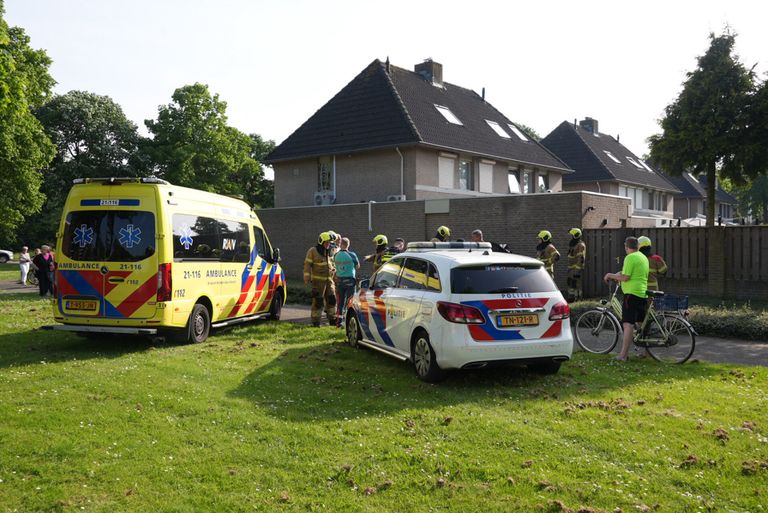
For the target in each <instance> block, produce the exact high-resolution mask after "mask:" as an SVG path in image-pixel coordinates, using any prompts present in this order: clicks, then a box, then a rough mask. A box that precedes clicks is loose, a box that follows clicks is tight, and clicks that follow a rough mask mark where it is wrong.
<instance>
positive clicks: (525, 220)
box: [259, 192, 629, 289]
mask: <svg viewBox="0 0 768 513" xmlns="http://www.w3.org/2000/svg"><path fill="white" fill-rule="evenodd" d="M426 201H430V200H426ZM432 201H434V200H432ZM439 201H443V202H446V201H447V204H448V212H447V213H430V214H426V213H425V206H434V205H435V204H434V203H430V205H426V203H425V201H403V202H386V203H373V204H370V211H371V225H372V226H371V228H370V229H369V226H368V212H369V204H368V203H356V204H347V205H332V206H323V207H295V208H273V209H264V210H260V211H259V217H260V218H261V221H262V223H264V226H265V228H266V230H267V233H268V235H269V238H270V241H271V242H272V245H273V246H275V247H279V248H280V250H281V252H282V256H283V266H284V268H285V272H286V274H287V276H288V277H289V278H290V279H301V273H302V263H303V261H304V255H305V254H306V251H307V249H308V248H309V247H310V246H312V245H313V244H315V242H316V239H317V236H318V234H319V233H320V232H323V231H326V230H334V231H336V232H339V233H341V234H343V235H344V236H347V237H349V238H350V239H351V240H352V249H353V250H354V251H356V252H357V253H358V255H361V256H362V255H365V254H369V253H371V252H372V251H373V243H372V241H371V239H373V237H374V236H375V235H377V234H380V233H382V234H384V235H386V236H387V237H389V238H390V240H394V239H395V238H396V237H402V238H404V239H405V240H406V241H417V240H429V239H431V238H432V237H433V236H434V234H435V230H436V229H437V227H438V226H440V225H446V226H449V227H450V228H451V231H452V238H453V239H454V240H455V239H458V238H463V239H465V240H469V238H470V234H471V233H472V230H474V229H476V228H479V229H481V230H483V233H484V234H485V238H486V240H493V241H497V242H506V243H508V244H510V246H511V248H512V250H513V251H514V252H516V253H519V254H522V255H529V256H535V254H536V249H535V246H536V244H537V242H538V241H537V238H536V235H537V234H538V232H539V231H540V230H545V229H546V230H549V231H551V232H552V236H553V242H554V244H555V246H556V247H557V248H558V250H559V251H560V253H561V255H562V259H561V261H560V262H559V263H558V264H557V265H556V266H555V278H556V281H557V283H558V285H559V286H560V287H561V288H563V289H564V288H565V278H566V272H567V271H566V269H567V263H566V262H567V259H566V253H567V250H568V241H569V240H570V235H569V234H568V230H570V229H571V228H573V227H574V226H577V227H584V228H597V227H598V226H599V225H600V223H601V222H602V220H603V219H607V222H608V226H611V227H618V226H620V219H621V218H622V217H621V216H626V212H627V205H628V203H629V200H628V199H626V198H619V197H615V196H607V195H601V194H593V193H588V192H567V193H566V192H563V193H549V194H530V195H515V196H497V197H490V198H466V199H464V198H461V199H456V198H453V199H450V200H439ZM588 206H593V207H595V209H594V210H591V211H589V212H587V214H586V215H585V214H584V212H585V210H586V208H587V207H588ZM362 272H363V273H364V274H370V272H371V267H370V264H363V271H362Z"/></svg>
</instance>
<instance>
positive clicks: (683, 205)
mask: <svg viewBox="0 0 768 513" xmlns="http://www.w3.org/2000/svg"><path fill="white" fill-rule="evenodd" d="M664 177H665V178H666V179H667V180H669V181H670V182H671V183H672V184H673V185H674V186H675V187H677V188H678V189H680V191H681V192H680V194H678V195H677V196H675V198H674V216H675V217H676V218H678V219H690V218H694V217H697V216H706V215H707V183H706V179H704V180H703V181H700V180H699V179H698V178H697V177H696V176H694V175H692V174H691V173H684V174H683V175H681V176H670V175H664ZM737 203H738V200H736V198H734V197H733V196H731V195H730V194H728V193H727V192H725V191H724V190H723V189H721V188H720V185H719V184H718V185H717V186H716V189H715V217H722V218H723V219H731V218H733V216H734V213H735V211H736V205H737Z"/></svg>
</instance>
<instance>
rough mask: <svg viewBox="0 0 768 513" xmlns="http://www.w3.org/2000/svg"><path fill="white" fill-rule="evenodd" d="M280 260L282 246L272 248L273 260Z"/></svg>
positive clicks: (275, 261)
mask: <svg viewBox="0 0 768 513" xmlns="http://www.w3.org/2000/svg"><path fill="white" fill-rule="evenodd" d="M279 261H280V248H275V249H273V250H272V262H274V263H277V262H279Z"/></svg>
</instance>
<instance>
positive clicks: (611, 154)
mask: <svg viewBox="0 0 768 513" xmlns="http://www.w3.org/2000/svg"><path fill="white" fill-rule="evenodd" d="M603 153H605V154H606V155H608V158H609V159H611V160H612V161H614V162H616V163H617V164H621V161H620V160H619V159H617V158H616V157H614V156H613V153H611V152H610V151H608V150H603Z"/></svg>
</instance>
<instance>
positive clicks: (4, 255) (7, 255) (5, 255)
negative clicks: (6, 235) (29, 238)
mask: <svg viewBox="0 0 768 513" xmlns="http://www.w3.org/2000/svg"><path fill="white" fill-rule="evenodd" d="M10 260H13V251H6V250H4V249H0V262H1V263H3V264H4V263H6V262H8V261H10Z"/></svg>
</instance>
